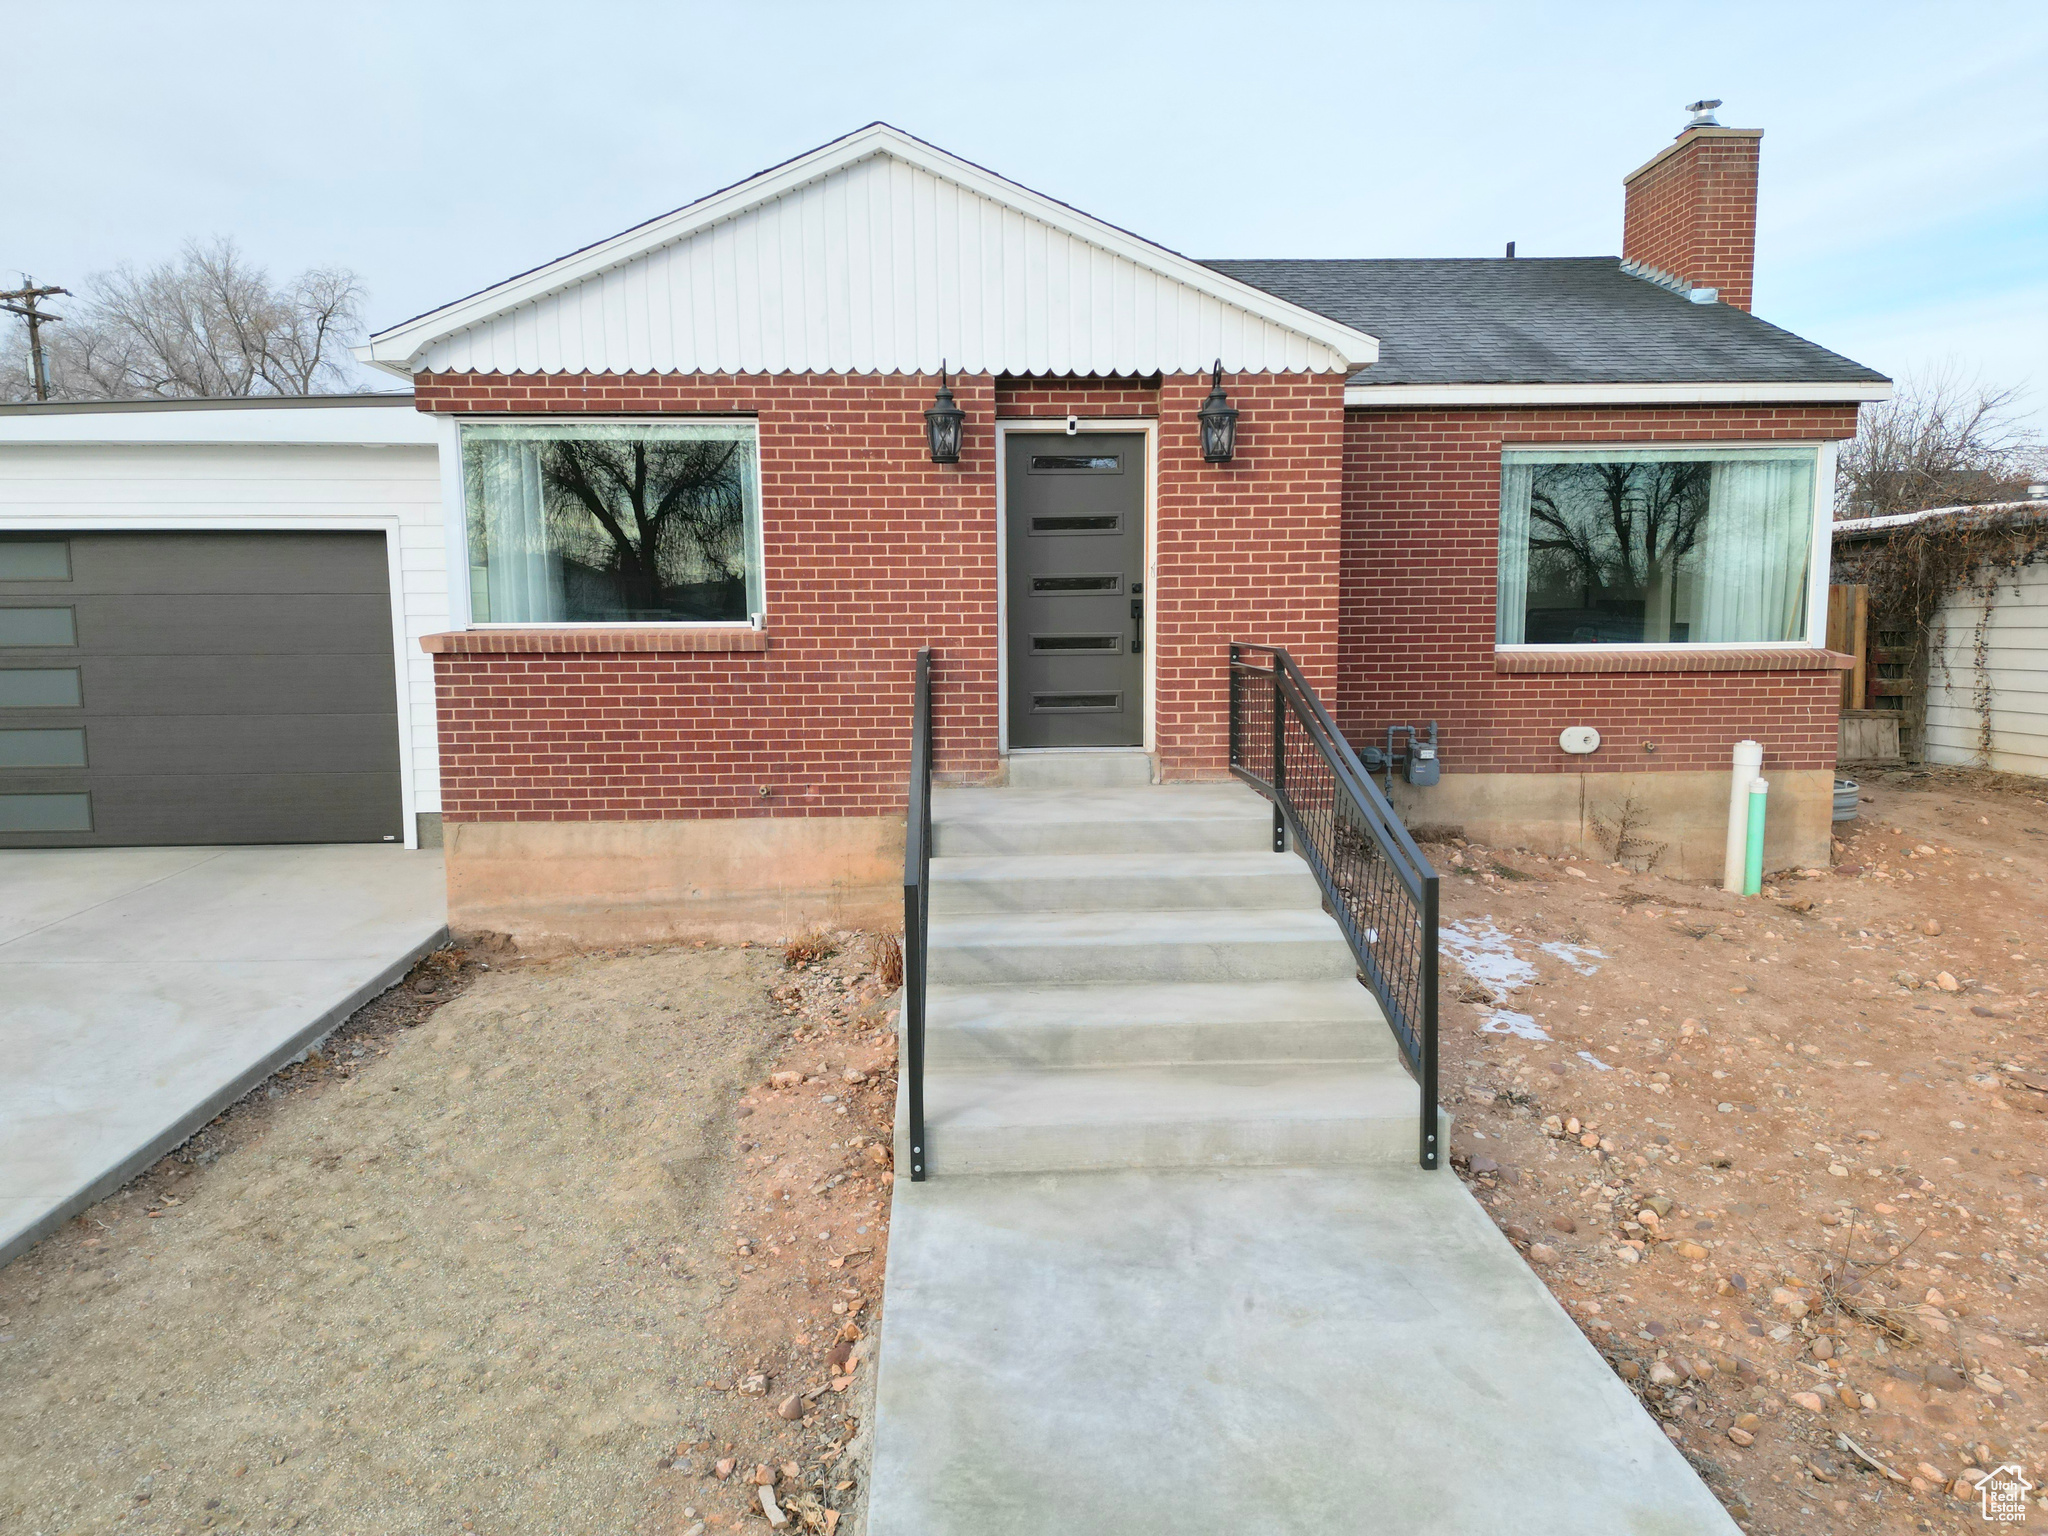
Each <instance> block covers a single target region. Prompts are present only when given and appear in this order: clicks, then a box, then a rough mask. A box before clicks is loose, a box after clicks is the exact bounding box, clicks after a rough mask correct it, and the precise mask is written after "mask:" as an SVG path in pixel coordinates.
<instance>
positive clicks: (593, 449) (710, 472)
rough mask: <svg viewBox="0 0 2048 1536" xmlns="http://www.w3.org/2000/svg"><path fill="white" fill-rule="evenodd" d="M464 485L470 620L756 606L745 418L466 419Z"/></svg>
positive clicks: (551, 619)
mask: <svg viewBox="0 0 2048 1536" xmlns="http://www.w3.org/2000/svg"><path fill="white" fill-rule="evenodd" d="M462 484H463V502H464V508H465V513H466V516H467V520H468V528H469V565H470V582H469V590H470V614H471V617H472V619H473V620H474V621H475V622H476V623H479V624H605V623H611V624H621V623H630V624H637V623H649V622H660V623H740V624H744V623H746V622H747V620H748V618H749V617H750V616H751V615H753V614H756V613H759V612H760V611H761V608H762V603H761V510H760V509H761V495H760V475H759V468H758V464H757V456H756V450H755V438H754V426H753V423H752V422H743V421H732V422H702V421H699V422H660V423H629V422H588V423H587V422H563V423H539V422H503V423H479V424H465V425H464V426H463V428H462Z"/></svg>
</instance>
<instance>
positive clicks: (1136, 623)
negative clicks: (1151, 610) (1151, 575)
mask: <svg viewBox="0 0 2048 1536" xmlns="http://www.w3.org/2000/svg"><path fill="white" fill-rule="evenodd" d="M1144 653H1145V599H1143V598H1142V597H1134V598H1132V599H1131V654H1132V655H1133V656H1142V655H1144Z"/></svg>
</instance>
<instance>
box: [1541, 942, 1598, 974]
mask: <svg viewBox="0 0 2048 1536" xmlns="http://www.w3.org/2000/svg"><path fill="white" fill-rule="evenodd" d="M1536 947H1537V948H1538V949H1540V950H1542V951H1543V953H1545V954H1546V955H1549V956H1550V957H1551V958H1552V959H1553V960H1562V961H1563V962H1564V963H1565V964H1566V965H1568V966H1570V967H1571V968H1572V969H1573V970H1575V971H1577V972H1578V973H1579V974H1580V975H1581V976H1592V975H1596V974H1598V972H1599V970H1600V967H1599V966H1597V965H1588V964H1587V963H1586V960H1585V957H1586V956H1587V955H1591V956H1592V957H1593V958H1594V959H1595V960H1605V959H1606V958H1607V956H1606V955H1605V954H1604V953H1603V952H1602V951H1600V950H1597V949H1595V948H1594V947H1593V946H1592V945H1590V944H1567V943H1565V941H1564V940H1563V939H1552V940H1551V941H1550V942H1549V943H1548V944H1539V945H1537V946H1536Z"/></svg>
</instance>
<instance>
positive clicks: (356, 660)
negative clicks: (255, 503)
mask: <svg viewBox="0 0 2048 1536" xmlns="http://www.w3.org/2000/svg"><path fill="white" fill-rule="evenodd" d="M394 665H395V663H394V661H393V658H392V646H391V576H390V570H389V566H388V564H387V560H386V555H385V550H384V535H383V534H381V533H32V534H20V535H8V536H4V537H0V848H68V847H85V846H93V845H101V846H105V845H120V844H149V843H352V842H372V843H374V842H399V841H402V840H403V835H404V831H405V828H404V824H403V816H402V803H401V799H400V790H399V764H398V701H397V689H396V686H395V679H394Z"/></svg>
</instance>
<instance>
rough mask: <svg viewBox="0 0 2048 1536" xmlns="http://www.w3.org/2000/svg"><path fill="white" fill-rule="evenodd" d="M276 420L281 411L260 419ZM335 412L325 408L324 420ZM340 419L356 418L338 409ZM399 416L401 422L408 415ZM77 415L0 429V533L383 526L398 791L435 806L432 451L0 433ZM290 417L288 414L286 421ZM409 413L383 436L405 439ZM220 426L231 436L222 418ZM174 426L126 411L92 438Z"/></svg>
mask: <svg viewBox="0 0 2048 1536" xmlns="http://www.w3.org/2000/svg"><path fill="white" fill-rule="evenodd" d="M264 414H269V415H277V416H282V415H284V414H285V413H283V412H271V413H264ZM342 414H343V413H341V412H335V411H328V412H321V413H319V415H320V416H321V418H322V419H323V420H324V419H326V418H329V417H340V416H341V415H342ZM346 414H347V415H349V416H351V417H359V416H360V413H357V412H348V413H346ZM408 418H410V419H408ZM83 419H84V417H83V416H82V415H81V416H80V417H69V416H67V417H61V418H60V417H19V418H17V417H10V418H8V419H7V421H6V422H5V423H4V424H0V427H4V429H0V532H8V531H17V530H22V529H30V528H76V529H85V528H91V529H108V530H121V531H134V530H142V529H151V528H161V529H172V528H235V527H237V526H245V527H250V528H266V529H270V528H306V529H314V528H331V529H344V528H361V529H364V530H366V531H376V530H385V531H386V532H387V538H388V536H389V532H390V531H392V530H395V532H396V534H397V551H396V553H397V563H398V572H397V577H396V582H395V599H396V600H395V601H394V604H393V607H394V609H395V610H396V614H395V616H396V618H397V620H398V622H399V625H400V627H401V628H402V630H403V639H402V643H400V642H399V640H398V637H396V636H394V644H395V645H396V647H397V656H398V667H399V676H400V677H401V678H402V679H403V680H404V682H403V688H402V690H401V692H402V697H403V700H404V707H405V711H406V718H405V725H406V730H405V733H404V738H405V744H406V748H407V764H406V766H407V768H408V770H409V778H410V781H411V790H412V796H411V803H410V804H409V805H408V806H407V810H408V812H415V811H428V812H436V811H439V810H440V809H441V759H440V747H439V742H438V739H437V734H436V731H435V721H434V668H433V658H432V657H430V656H428V655H426V654H425V653H424V652H422V651H421V650H420V647H419V639H420V636H422V635H427V634H433V633H435V632H436V631H439V630H445V629H448V628H449V627H451V618H450V613H449V601H448V543H447V536H446V534H445V533H444V531H443V526H442V512H441V505H442V501H441V497H442V493H441V473H440V458H439V450H438V449H437V448H436V447H433V446H411V445H408V446H403V447H345V446H329V445H320V444H305V443H299V444H290V445H272V446H257V445H254V444H217V443H216V444H200V443H176V442H157V443H149V444H109V443H94V444H90V445H87V444H78V445H76V446H73V445H68V444H67V445H31V444H26V443H21V442H18V441H17V442H7V441H5V440H4V438H5V436H7V435H8V434H12V433H26V432H28V431H32V430H33V431H41V432H55V431H83V430H87V429H89V428H91V425H92V424H91V423H90V422H88V423H87V424H86V426H85V427H80V426H79V425H77V423H78V422H80V421H81V420H83ZM294 420H296V417H294ZM177 421H178V422H182V423H185V424H186V426H187V428H188V429H189V430H194V431H198V430H216V429H218V428H219V426H220V423H219V422H217V421H215V420H213V419H212V414H211V413H205V412H200V411H193V412H186V413H178V415H177ZM416 421H417V416H416V413H415V412H413V411H412V410H411V408H410V407H409V406H407V407H406V408H404V410H403V412H402V415H396V416H394V419H393V424H392V425H393V431H394V435H395V434H396V433H397V432H399V431H404V432H408V433H410V432H412V431H414V430H416V428H415V425H414V423H415V422H416ZM229 425H230V426H239V423H236V422H231V423H229ZM145 428H146V429H147V430H150V431H154V432H158V433H169V432H171V431H173V430H176V428H175V426H173V425H170V424H167V422H166V419H165V418H164V417H163V416H160V415H155V414H152V415H150V417H149V419H148V420H147V421H146V422H145V421H141V418H140V413H138V415H137V416H134V417H127V418H124V419H123V420H121V421H119V422H115V423H113V424H112V426H111V427H110V426H109V425H108V421H107V419H106V418H104V417H103V418H101V419H100V421H99V425H98V427H97V430H101V431H108V430H115V429H119V430H131V431H139V430H143V429H145Z"/></svg>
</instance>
